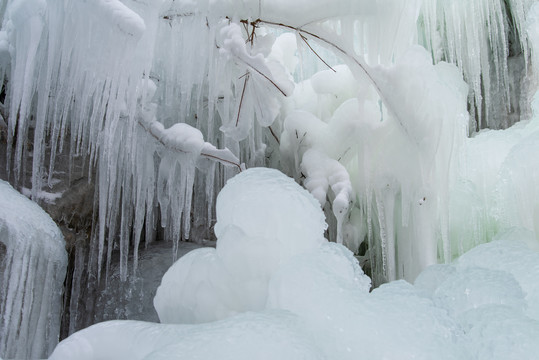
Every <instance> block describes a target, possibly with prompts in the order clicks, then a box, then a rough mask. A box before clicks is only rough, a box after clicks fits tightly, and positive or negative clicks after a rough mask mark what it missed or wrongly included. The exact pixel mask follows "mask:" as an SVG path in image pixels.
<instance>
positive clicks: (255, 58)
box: [220, 23, 294, 96]
mask: <svg viewBox="0 0 539 360" xmlns="http://www.w3.org/2000/svg"><path fill="white" fill-rule="evenodd" d="M221 35H222V36H223V38H224V39H223V44H222V46H221V47H220V51H221V53H223V54H227V55H229V56H231V57H233V58H234V59H237V60H239V61H240V62H242V63H244V64H245V65H247V66H248V67H249V68H250V69H251V70H253V71H255V72H256V73H257V74H259V75H260V76H262V77H263V78H264V79H266V80H267V81H269V82H270V83H271V84H272V85H273V86H274V87H275V88H276V89H277V90H279V92H280V93H281V94H283V95H284V96H289V95H290V94H292V92H293V91H294V84H293V83H292V82H291V81H290V80H289V79H288V78H287V76H286V74H285V72H284V68H282V66H280V64H278V63H273V64H272V63H270V62H268V61H267V60H266V59H265V58H264V56H263V55H262V54H260V53H259V54H255V55H252V54H250V53H249V51H248V49H247V45H246V43H245V39H244V38H243V34H242V30H241V27H240V26H239V25H238V24H236V23H230V24H229V25H227V26H225V27H223V28H222V29H221Z"/></svg>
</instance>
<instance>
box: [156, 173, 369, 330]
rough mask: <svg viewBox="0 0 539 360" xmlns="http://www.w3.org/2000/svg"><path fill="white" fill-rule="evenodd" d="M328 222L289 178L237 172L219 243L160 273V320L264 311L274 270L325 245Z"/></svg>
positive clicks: (224, 196) (224, 202) (225, 197)
mask: <svg viewBox="0 0 539 360" xmlns="http://www.w3.org/2000/svg"><path fill="white" fill-rule="evenodd" d="M326 227H327V225H326V223H325V217H324V214H323V212H322V210H321V208H320V205H319V204H318V202H317V201H316V200H315V199H314V198H313V197H312V196H311V195H310V194H309V192H307V191H306V190H305V189H303V188H301V187H300V186H299V185H298V184H297V183H296V182H294V180H293V179H291V178H288V177H287V176H285V175H284V174H282V173H281V172H279V171H277V170H273V169H265V168H253V169H249V170H247V171H244V172H243V173H241V174H239V175H237V176H236V177H234V178H232V179H231V180H230V181H228V183H227V184H226V186H225V187H224V188H223V190H222V191H221V192H220V193H219V196H218V198H217V224H216V225H215V234H216V235H217V239H218V241H217V248H216V249H200V250H197V251H193V252H191V253H190V254H189V255H187V256H185V257H183V258H181V259H180V260H179V261H178V262H176V263H175V264H174V265H173V266H172V267H171V268H170V270H169V271H168V272H167V273H166V274H165V276H164V277H163V281H162V283H161V286H160V287H159V289H158V290H157V294H156V296H155V299H154V305H155V308H156V310H157V313H158V314H159V318H160V320H161V322H164V323H202V322H208V321H214V320H218V319H223V318H225V317H228V316H231V315H233V314H236V313H240V312H244V311H248V310H261V309H263V308H264V307H265V305H266V299H267V296H268V284H269V281H270V279H271V277H272V276H273V274H274V273H275V272H276V271H277V269H278V268H279V267H281V266H283V264H286V263H287V262H289V261H290V260H291V259H292V258H293V257H294V256H296V255H299V254H302V253H307V252H309V251H314V250H316V249H318V248H319V247H320V246H321V244H323V243H326V240H325V239H324V230H325V229H326ZM351 259H353V257H351ZM349 261H351V260H350V259H349ZM359 271H361V270H359Z"/></svg>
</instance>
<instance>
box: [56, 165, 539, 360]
mask: <svg viewBox="0 0 539 360" xmlns="http://www.w3.org/2000/svg"><path fill="white" fill-rule="evenodd" d="M300 208H301V209H303V215H300V216H298V217H292V216H291V215H294V211H296V210H298V209H300ZM217 216H218V221H219V223H218V226H217V229H216V232H217V234H218V242H217V249H202V250H200V249H199V250H195V251H192V252H191V253H189V254H188V255H186V256H185V257H182V258H181V259H180V260H178V261H177V262H176V264H175V265H174V266H172V267H171V268H170V269H169V271H168V272H167V273H166V274H165V276H164V277H163V281H162V284H161V287H160V288H159V290H158V293H157V295H156V297H155V306H156V309H157V311H158V313H159V316H160V318H161V321H162V322H166V323H168V324H152V323H144V322H134V321H123V322H122V321H113V322H106V323H101V324H97V325H94V326H92V327H90V328H88V329H85V330H82V331H80V332H78V333H76V334H74V335H72V336H71V337H70V338H68V339H66V340H64V341H63V342H62V343H60V344H59V346H58V347H57V348H56V349H55V352H54V353H53V354H52V356H51V359H67V358H77V359H95V358H100V359H116V358H119V357H124V358H130V359H176V358H177V359H184V358H197V359H215V358H220V359H235V360H237V359H246V360H247V359H252V358H257V359H275V358H279V359H339V360H341V359H358V358H368V359H425V360H426V359H455V360H457V359H485V360H486V359H499V360H502V359H533V358H534V357H535V356H536V354H537V353H538V351H539V348H538V346H539V344H538V343H537V341H536V339H537V336H538V335H539V319H538V318H537V304H538V303H539V302H538V301H537V295H538V293H539V291H538V289H539V288H538V287H537V285H536V282H535V281H533V279H536V278H537V276H539V253H538V252H536V251H535V250H533V249H532V248H530V246H529V244H533V242H532V241H533V240H532V239H531V238H530V233H529V232H527V231H526V230H519V229H514V230H513V231H509V232H506V233H503V234H500V236H499V237H498V238H497V239H496V240H495V241H493V242H492V243H489V244H484V245H481V246H478V247H476V248H475V249H473V250H472V251H470V252H468V253H467V254H465V255H463V256H462V257H461V258H460V259H459V260H458V261H456V262H455V263H454V264H452V265H435V266H432V267H429V268H428V269H427V270H425V271H424V272H423V273H422V274H421V275H420V276H419V277H418V279H417V281H416V282H415V285H412V284H409V283H407V282H405V281H403V280H401V281H396V282H391V283H388V284H385V285H382V286H381V287H379V288H377V289H375V290H373V291H372V292H369V290H370V279H369V278H368V277H367V276H366V275H365V274H364V273H363V271H362V270H361V268H360V267H359V265H358V262H357V260H356V259H355V258H354V256H353V255H352V254H351V253H350V252H349V251H348V250H347V249H346V248H345V247H343V246H342V245H339V244H335V243H329V242H327V241H325V240H323V239H322V238H321V234H322V232H323V230H324V227H325V224H324V220H323V217H322V212H321V210H320V208H319V205H318V203H317V202H316V200H315V199H314V198H313V197H312V196H310V195H309V194H308V193H307V192H306V191H305V190H303V189H301V188H300V187H299V186H298V185H296V183H295V182H294V181H293V180H292V179H290V178H287V177H286V176H284V175H282V174H280V173H279V172H277V171H275V170H267V169H256V168H255V169H250V170H247V171H245V172H244V173H242V174H240V175H238V176H236V177H235V178H233V179H232V180H231V181H229V183H228V184H227V185H226V186H225V188H224V189H223V191H222V192H221V195H220V196H219V199H218V208H217ZM187 323H202V324H198V325H195V324H190V325H189V324H187Z"/></svg>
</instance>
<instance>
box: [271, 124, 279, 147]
mask: <svg viewBox="0 0 539 360" xmlns="http://www.w3.org/2000/svg"><path fill="white" fill-rule="evenodd" d="M268 129H269V131H270V133H271V135H272V136H273V138H274V139H275V141H277V144H279V145H281V142H280V141H279V138H278V137H277V135H276V134H275V132H274V131H273V129H272V128H271V125H270V126H268Z"/></svg>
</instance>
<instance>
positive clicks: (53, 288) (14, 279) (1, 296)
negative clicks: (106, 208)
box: [0, 181, 67, 359]
mask: <svg viewBox="0 0 539 360" xmlns="http://www.w3.org/2000/svg"><path fill="white" fill-rule="evenodd" d="M0 245H3V246H0V260H1V263H0V266H1V267H0V276H1V278H2V282H1V286H0V321H1V324H0V355H1V356H2V357H4V358H6V359H12V358H16V359H27V358H29V359H38V358H44V357H47V356H48V355H49V354H50V353H51V352H52V350H53V349H54V347H55V346H56V344H57V343H58V337H59V333H60V317H61V314H62V294H63V284H64V278H65V274H66V267H67V253H66V250H65V241H64V238H63V236H62V234H61V232H60V230H59V229H58V227H57V226H56V224H55V223H54V222H53V221H52V219H51V218H50V217H49V216H48V215H47V214H46V213H45V212H44V211H43V210H42V209H41V208H40V207H39V206H38V205H36V204H35V203H33V202H32V201H30V200H28V199H27V198H26V197H24V196H23V195H21V194H19V193H18V192H17V191H16V190H14V189H13V188H12V187H11V186H10V185H9V184H8V183H6V182H4V181H0Z"/></svg>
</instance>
